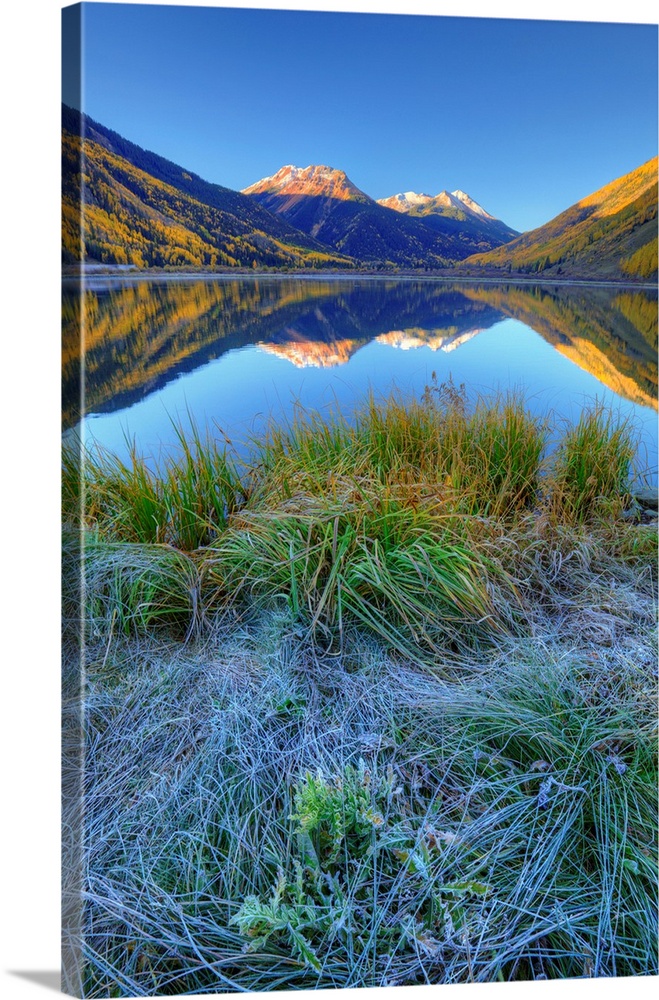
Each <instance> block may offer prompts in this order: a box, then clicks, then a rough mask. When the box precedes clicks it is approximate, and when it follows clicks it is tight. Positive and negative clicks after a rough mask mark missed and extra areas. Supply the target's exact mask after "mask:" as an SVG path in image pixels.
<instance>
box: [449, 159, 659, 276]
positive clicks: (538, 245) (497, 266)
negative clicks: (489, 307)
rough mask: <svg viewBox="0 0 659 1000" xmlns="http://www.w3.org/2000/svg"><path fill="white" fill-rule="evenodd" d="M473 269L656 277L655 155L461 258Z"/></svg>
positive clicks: (544, 274)
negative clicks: (507, 238) (538, 221)
mask: <svg viewBox="0 0 659 1000" xmlns="http://www.w3.org/2000/svg"><path fill="white" fill-rule="evenodd" d="M466 267H467V268H470V267H471V268H472V269H473V270H474V273H477V270H478V269H479V270H480V271H481V272H496V271H499V272H506V271H508V272H518V273H525V274H538V273H542V276H543V278H542V280H543V281H544V280H547V279H549V280H551V278H552V276H554V275H555V276H558V275H560V276H562V277H579V278H590V279H592V280H595V279H598V278H599V279H607V280H610V279H614V280H615V279H617V280H620V279H627V280H629V279H630V278H635V279H642V280H645V281H648V282H651V281H656V280H657V157H655V158H654V159H653V160H649V161H648V162H647V163H644V164H643V165H642V166H641V167H638V169H637V170H632V171H631V172H630V173H628V174H625V175H624V177H619V178H618V179H617V180H615V181H612V183H611V184H607V185H606V187H603V188H600V190H599V191H595V192H594V194H591V195H589V196H588V197H587V198H583V199H582V200H581V201H578V202H577V203H576V204H575V205H572V206H571V207H570V208H568V209H567V210H566V211H565V212H561V214H560V215H557V216H556V218H555V219H552V220H551V221H550V222H548V223H546V224H545V225H544V226H540V228H539V229H534V230H532V231H531V232H528V233H523V235H522V236H520V237H518V238H517V239H516V240H513V241H512V242H511V243H508V244H507V245H506V246H505V247H501V248H499V249H498V250H493V251H491V252H489V253H485V254H480V255H478V256H476V257H473V258H470V259H469V260H468V261H466Z"/></svg>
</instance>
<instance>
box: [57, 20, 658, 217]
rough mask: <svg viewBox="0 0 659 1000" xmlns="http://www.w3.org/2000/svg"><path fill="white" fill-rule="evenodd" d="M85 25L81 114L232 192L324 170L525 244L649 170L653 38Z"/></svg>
mask: <svg viewBox="0 0 659 1000" xmlns="http://www.w3.org/2000/svg"><path fill="white" fill-rule="evenodd" d="M83 7H84V18H83V24H84V28H83V39H84V80H85V86H84V92H83V104H84V107H83V109H82V110H84V111H86V112H87V113H88V114H89V115H90V116H91V117H92V118H94V119H96V120H97V121H99V122H101V123H102V124H104V125H106V126H108V127H110V128H113V129H115V130H116V131H117V132H120V133H121V134H122V135H124V136H125V137H126V138H128V139H131V140H132V141H133V142H136V143H138V144H139V145H140V146H143V147H144V148H146V149H151V150H153V151H155V152H157V153H160V154H161V155H163V156H166V157H168V158H169V159H171V160H174V161H175V162H176V163H179V164H180V165H182V166H185V167H188V168H189V169H191V170H193V171H195V172H196V173H198V174H200V175H201V176H202V177H204V178H205V179H207V180H210V181H214V182H216V183H218V184H223V185H226V186H227V187H231V188H235V189H240V188H243V187H246V186H247V185H248V184H251V183H252V182H254V181H256V180H258V179H259V178H260V177H263V176H266V175H269V174H272V173H274V172H275V171H276V170H277V169H278V168H279V167H280V166H282V165H283V164H285V163H295V164H297V165H298V166H303V167H304V166H307V165H308V164H310V163H325V164H328V165H329V166H333V167H340V168H342V169H343V170H345V171H346V173H347V174H348V176H349V177H350V179H351V180H352V181H353V182H354V183H355V184H356V185H357V186H358V187H360V188H361V189H362V190H364V191H366V192H367V193H368V194H369V195H371V196H372V197H374V198H382V197H386V196H387V195H391V194H395V193H396V192H398V191H407V190H414V191H423V192H427V193H429V194H436V193H437V192H438V191H440V190H442V189H443V188H447V189H448V190H453V189H455V188H462V189H463V190H465V191H467V192H468V193H469V194H470V195H471V196H472V197H473V198H475V199H476V200H477V201H478V202H480V203H481V204H482V205H483V206H484V207H485V208H486V209H487V210H488V211H489V212H492V213H493V214H494V215H496V216H498V217H499V218H501V219H503V220H504V221H505V222H507V223H508V224H509V225H512V226H513V227H514V228H516V229H519V230H525V229H530V228H533V227H535V226H537V225H541V224H542V223H543V222H546V221H547V220H548V219H550V218H552V217H553V216H554V215H556V214H557V213H558V212H560V211H562V210H563V209H564V208H567V207H568V206H569V205H570V204H572V203H573V202H575V201H577V200H578V199H579V198H581V197H584V196H585V195H587V194H589V193H590V192H591V191H594V190H596V189H597V188H598V187H600V186H602V185H603V184H606V183H608V182H609V181H611V180H613V179H614V178H615V177H618V176H620V175H621V174H624V173H626V172H627V171H629V170H631V169H633V168H634V167H636V166H638V165H639V164H641V163H643V162H644V161H645V160H647V159H649V158H650V157H651V156H654V155H656V152H657V27H656V26H651V25H635V24H630V25H621V24H593V23H578V22H577V23H575V22H571V23H568V22H547V21H544V22H543V21H518V20H497V19H492V20H490V19H477V18H466V19H460V18H434V17H424V16H405V15H392V14H389V15H384V14H382V15H377V14H376V15H372V14H341V13H310V12H298V11H269V10H240V9H221V8H215V9H214V8H203V7H197V8H195V7H168V6H162V7H160V6H147V5H143V6H142V5H137V6H136V5H120V4H85V5H83ZM63 99H64V101H65V102H68V103H75V101H74V99H73V97H72V94H71V92H70V91H69V90H68V87H67V86H66V76H65V87H64V93H63Z"/></svg>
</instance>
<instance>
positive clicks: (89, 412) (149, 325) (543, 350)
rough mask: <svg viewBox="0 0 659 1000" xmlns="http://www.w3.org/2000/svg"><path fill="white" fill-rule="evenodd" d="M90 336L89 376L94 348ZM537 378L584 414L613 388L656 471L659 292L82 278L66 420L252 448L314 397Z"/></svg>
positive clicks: (73, 425)
mask: <svg viewBox="0 0 659 1000" xmlns="http://www.w3.org/2000/svg"><path fill="white" fill-rule="evenodd" d="M83 341H84V359H85V379H84V392H81V384H80V366H79V363H78V356H79V353H80V344H81V342H83ZM433 378H436V379H437V381H438V382H440V383H441V382H445V381H448V380H449V379H452V380H453V382H454V383H455V384H456V385H460V384H462V383H464V385H465V387H466V391H467V394H468V396H470V397H471V398H475V397H476V396H477V395H489V394H491V393H494V392H497V391H501V390H504V391H505V390H507V389H518V390H521V391H522V392H523V393H524V395H525V397H526V399H527V404H528V407H529V409H530V410H531V411H532V412H534V413H537V414H545V413H547V412H548V411H553V412H554V413H555V414H556V415H557V416H558V417H559V418H561V419H562V420H568V421H574V420H575V419H577V418H578V415H579V412H580V411H581V409H582V407H583V406H584V405H585V404H587V403H588V402H589V401H593V400H595V399H597V400H599V401H602V402H603V403H605V404H606V405H608V406H610V407H612V408H613V409H614V410H615V411H616V412H619V413H620V415H621V416H623V417H628V418H631V419H632V420H633V421H634V426H635V428H636V429H637V432H638V435H639V440H640V442H641V448H640V452H639V465H640V466H642V467H643V468H644V469H646V470H649V472H650V474H651V476H652V477H653V478H654V479H656V465H657V412H656V411H657V294H656V290H653V289H639V288H638V287H635V288H632V287H621V286H615V287H614V286H604V285H602V286H599V285H573V286H566V285H541V284H538V285H532V284H524V285H522V284H508V285H504V284H493V283H485V282H448V281H443V280H435V279H415V278H410V279H402V278H401V279H392V278H386V279H385V278H376V277H363V278H357V279H345V278H319V279H316V278H307V277H286V276H277V277H269V276H258V277H244V278H239V279H236V278H233V277H224V276H218V277H206V278H200V277H191V278H186V277H180V276H164V277H163V278H153V277H148V278H136V277H132V276H128V275H121V276H118V277H110V278H108V277H103V276H88V277H86V278H85V281H84V291H81V289H80V286H79V285H77V284H75V283H73V282H69V283H65V289H64V300H63V421H64V428H65V431H66V432H67V433H69V434H70V433H79V434H80V435H81V436H82V438H83V440H84V441H85V443H86V444H87V445H88V446H94V444H97V445H100V446H102V447H104V448H108V449H110V450H111V451H113V452H116V453H118V454H120V455H121V456H122V457H125V456H126V455H127V452H128V443H127V442H128V441H129V440H134V441H135V443H136V446H137V449H138V451H140V452H142V453H143V454H145V455H149V456H153V458H154V461H157V458H158V455H160V454H162V452H163V450H164V451H167V450H168V449H171V448H174V447H175V445H176V434H175V431H174V427H173V422H180V423H182V424H183V425H184V426H185V425H188V424H189V421H190V420H193V421H194V422H195V423H196V424H197V425H198V426H199V427H201V428H204V427H205V426H210V427H215V428H217V429H218V433H219V432H220V431H221V432H222V433H223V434H224V435H226V437H227V438H229V439H230V440H231V441H232V442H233V443H234V444H236V445H238V446H239V447H242V445H243V443H244V442H245V441H246V440H247V439H248V437H249V436H250V435H253V434H259V433H260V431H261V430H262V428H263V426H264V422H265V421H266V420H267V419H268V418H270V417H275V418H282V417H290V416H291V414H292V413H293V412H294V409H295V407H296V406H298V405H299V406H302V407H305V408H310V409H320V410H327V409H330V408H332V407H339V408H341V409H342V410H344V411H346V412H349V411H351V410H352V409H354V407H355V406H357V405H359V403H360V402H361V401H362V400H363V398H364V396H365V394H366V393H367V392H368V391H369V390H371V391H373V392H374V393H375V394H376V395H384V394H386V393H389V392H390V391H391V390H392V388H396V389H397V390H398V391H399V392H400V393H401V394H403V395H406V396H411V395H417V396H418V395H420V394H421V393H422V392H423V390H424V388H425V386H426V385H428V384H429V383H430V382H431V381H432V380H433Z"/></svg>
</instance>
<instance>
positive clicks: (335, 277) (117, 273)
mask: <svg viewBox="0 0 659 1000" xmlns="http://www.w3.org/2000/svg"><path fill="white" fill-rule="evenodd" d="M154 279H155V280H158V281H226V280H229V281H246V280H249V281H264V280H271V279H272V280H275V281H284V280H289V281H290V280H293V279H295V280H298V279H302V280H305V281H318V282H323V281H349V282H359V281H420V282H428V283H431V282H437V283H444V284H490V285H532V286H537V285H546V286H557V285H561V286H565V287H595V288H633V289H638V290H641V291H657V284H656V283H655V282H642V281H622V280H616V279H609V280H607V279H603V278H583V277H582V278H576V277H575V278H563V277H561V278H546V279H544V280H543V279H541V278H524V277H521V276H510V275H507V276H503V275H502V276H501V277H497V276H495V275H487V276H482V277H480V276H475V275H454V276H453V275H448V274H425V273H418V274H416V273H414V272H406V273H405V272H403V273H393V272H391V273H382V272H380V271H361V272H353V271H348V272H346V271H274V272H273V271H256V272H255V271H247V270H246V271H237V270H232V271H162V270H156V269H153V270H140V271H137V270H130V271H129V270H126V271H123V270H111V269H104V270H96V269H94V270H76V271H71V272H67V271H66V270H62V275H61V280H62V283H66V282H71V283H76V284H79V283H81V282H82V283H85V284H88V283H90V282H91V281H111V280H112V281H116V280H121V281H129V282H131V283H133V282H139V281H153V280H154Z"/></svg>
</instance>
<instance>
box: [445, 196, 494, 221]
mask: <svg viewBox="0 0 659 1000" xmlns="http://www.w3.org/2000/svg"><path fill="white" fill-rule="evenodd" d="M451 195H452V196H453V197H454V198H457V199H458V201H459V202H461V203H462V204H463V205H464V207H465V208H467V209H469V211H470V212H473V213H474V215H480V216H481V218H483V219H494V216H493V215H490V213H489V212H486V211H485V209H484V208H483V207H482V206H481V205H479V204H478V202H477V201H474V199H473V198H470V197H469V195H468V194H467V193H466V192H465V191H461V190H460V189H459V188H458V189H457V190H456V191H451Z"/></svg>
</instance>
